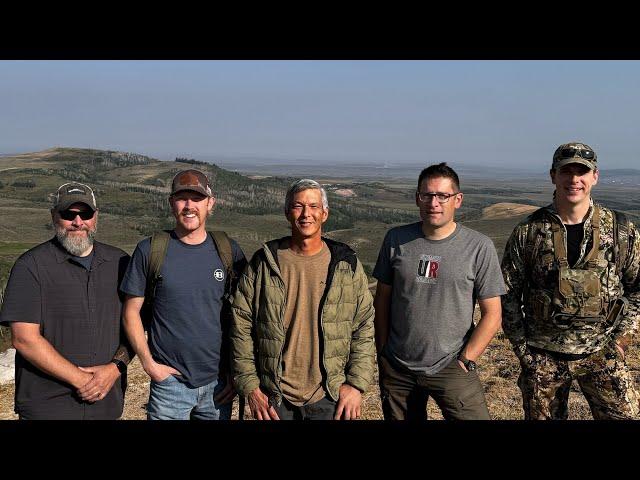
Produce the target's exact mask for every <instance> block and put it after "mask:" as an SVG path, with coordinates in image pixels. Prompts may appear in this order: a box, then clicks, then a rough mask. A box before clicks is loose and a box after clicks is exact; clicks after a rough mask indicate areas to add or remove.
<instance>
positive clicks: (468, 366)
mask: <svg viewBox="0 0 640 480" xmlns="http://www.w3.org/2000/svg"><path fill="white" fill-rule="evenodd" d="M458 360H460V361H461V362H462V364H463V365H464V368H466V369H467V370H469V371H470V372H473V371H474V370H475V369H476V368H478V366H477V365H476V362H474V361H473V360H469V359H468V358H467V357H465V356H464V355H462V353H460V354H459V355H458Z"/></svg>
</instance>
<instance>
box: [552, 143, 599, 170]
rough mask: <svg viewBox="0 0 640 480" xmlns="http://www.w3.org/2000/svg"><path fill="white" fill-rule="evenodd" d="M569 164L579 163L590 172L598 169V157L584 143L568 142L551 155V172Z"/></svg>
mask: <svg viewBox="0 0 640 480" xmlns="http://www.w3.org/2000/svg"><path fill="white" fill-rule="evenodd" d="M569 163H581V164H582V165H586V166H587V167H589V168H590V169H591V170H596V169H597V168H598V156H597V155H596V152H594V151H593V148H591V147H590V146H589V145H587V144H586V143H580V142H570V143H565V144H562V145H560V146H559V147H558V148H556V151H555V152H554V154H553V163H552V164H551V170H557V169H558V168H560V167H562V166H564V165H567V164H569Z"/></svg>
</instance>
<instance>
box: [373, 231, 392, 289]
mask: <svg viewBox="0 0 640 480" xmlns="http://www.w3.org/2000/svg"><path fill="white" fill-rule="evenodd" d="M372 275H373V277H374V278H376V279H377V280H378V281H380V282H382V283H386V284H387V285H391V284H393V271H392V270H391V231H389V232H387V234H386V235H385V237H384V241H383V242H382V246H381V247H380V252H379V253H378V260H377V261H376V266H375V268H374V269H373V274H372Z"/></svg>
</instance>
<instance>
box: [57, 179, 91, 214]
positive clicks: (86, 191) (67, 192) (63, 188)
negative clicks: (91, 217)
mask: <svg viewBox="0 0 640 480" xmlns="http://www.w3.org/2000/svg"><path fill="white" fill-rule="evenodd" d="M74 203H84V204H85V205H87V206H88V207H89V208H90V209H91V210H93V211H94V212H95V211H96V210H97V209H98V206H97V205H96V196H95V195H94V194H93V190H91V188H89V187H88V186H87V185H85V184H84V183H78V182H69V183H64V184H62V185H60V186H59V187H58V191H57V192H56V193H54V194H53V209H54V210H55V211H56V212H60V211H62V210H66V209H67V208H69V207H70V206H71V205H73V204H74Z"/></svg>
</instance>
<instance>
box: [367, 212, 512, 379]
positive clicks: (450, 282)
mask: <svg viewBox="0 0 640 480" xmlns="http://www.w3.org/2000/svg"><path fill="white" fill-rule="evenodd" d="M373 276H374V277H375V278H377V279H378V280H379V281H380V282H383V283H386V284H387V285H391V286H392V295H391V312H390V319H389V339H388V341H387V344H386V345H385V348H384V355H385V356H386V357H388V358H389V359H390V360H391V361H392V362H394V363H396V364H397V365H399V366H402V367H404V368H406V369H408V370H410V371H412V372H415V373H421V374H426V375H433V374H435V373H437V372H438V371H439V370H441V369H442V368H444V367H445V366H446V365H447V364H448V363H449V362H450V361H451V360H452V359H453V358H454V357H455V356H457V355H458V353H459V352H460V350H462V348H463V346H464V344H465V343H466V341H467V340H468V338H469V336H470V335H471V332H472V330H473V309H474V306H475V302H476V300H478V299H484V298H492V297H498V296H500V295H503V294H504V293H506V290H505V287H504V282H503V279H502V272H501V271H500V263H499V261H498V255H497V253H496V249H495V247H494V245H493V242H491V240H490V239H489V238H488V237H487V236H485V235H483V234H481V233H479V232H476V231H474V230H471V229H469V228H467V227H465V226H462V225H460V224H457V225H456V229H455V231H454V232H453V233H452V234H451V235H449V236H448V237H447V238H445V239H442V240H427V239H426V238H425V237H424V234H423V232H422V222H417V223H413V224H410V225H404V226H401V227H396V228H392V229H391V230H389V232H387V235H386V236H385V239H384V242H383V244H382V247H381V249H380V253H379V255H378V261H377V263H376V266H375V269H374V271H373Z"/></svg>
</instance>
